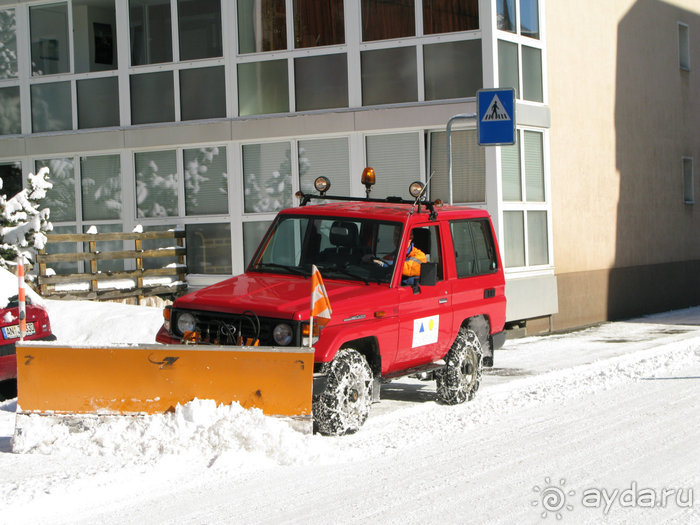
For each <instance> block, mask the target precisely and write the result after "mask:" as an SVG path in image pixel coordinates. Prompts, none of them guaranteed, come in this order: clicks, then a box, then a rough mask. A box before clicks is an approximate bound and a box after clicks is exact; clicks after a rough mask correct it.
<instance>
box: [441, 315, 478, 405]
mask: <svg viewBox="0 0 700 525" xmlns="http://www.w3.org/2000/svg"><path fill="white" fill-rule="evenodd" d="M445 361H446V363H445V366H444V367H443V368H442V369H441V370H439V371H438V372H436V374H435V375H436V380H437V397H438V400H439V401H440V402H441V403H445V404H446V405H457V404H459V403H464V402H465V401H467V400H470V399H472V398H473V397H474V395H475V394H476V391H477V390H478V389H479V384H480V383H481V343H479V338H478V337H477V335H476V334H475V333H474V331H473V330H469V329H467V328H465V327H462V328H460V329H459V333H458V334H457V338H456V339H455V342H454V343H452V348H450V351H449V352H448V353H447V357H446V358H445Z"/></svg>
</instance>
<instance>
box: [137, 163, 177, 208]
mask: <svg viewBox="0 0 700 525" xmlns="http://www.w3.org/2000/svg"><path fill="white" fill-rule="evenodd" d="M134 169H135V170H136V207H137V216H138V217H173V216H177V215H179V213H178V198H177V196H178V172H177V155H176V152H175V151H174V150H169V151H147V152H143V153H135V154H134Z"/></svg>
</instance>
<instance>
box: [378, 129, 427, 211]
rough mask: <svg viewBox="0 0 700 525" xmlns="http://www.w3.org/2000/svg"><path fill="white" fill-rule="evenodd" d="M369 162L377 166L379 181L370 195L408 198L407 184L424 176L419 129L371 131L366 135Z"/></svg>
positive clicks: (380, 197)
mask: <svg viewBox="0 0 700 525" xmlns="http://www.w3.org/2000/svg"><path fill="white" fill-rule="evenodd" d="M365 147H366V151H367V157H366V158H367V166H371V167H372V168H374V171H375V172H376V174H377V184H376V185H374V186H373V187H372V192H371V194H370V197H376V198H379V199H382V198H384V197H388V196H390V195H391V196H399V197H404V198H408V197H409V195H408V187H409V186H410V185H411V183H412V182H414V181H417V180H421V178H422V177H421V172H420V166H421V159H420V151H421V148H422V146H421V137H420V135H419V134H418V133H396V134H392V135H370V136H368V137H366V142H365Z"/></svg>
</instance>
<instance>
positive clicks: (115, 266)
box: [83, 224, 133, 272]
mask: <svg viewBox="0 0 700 525" xmlns="http://www.w3.org/2000/svg"><path fill="white" fill-rule="evenodd" d="M91 227H92V225H87V224H86V225H84V226H83V233H87V231H88V230H89V229H90V228H91ZM96 229H97V233H121V232H122V225H121V224H99V225H97V226H96ZM132 246H133V244H132ZM95 248H96V249H97V251H98V252H115V251H118V250H123V249H124V241H98V242H96V243H95ZM89 249H90V248H89V245H88V243H84V245H83V251H89ZM125 262H126V261H125V260H121V259H103V260H98V261H97V271H98V272H121V271H123V270H124V263H125ZM89 264H90V263H89V262H87V261H86V262H85V266H86V267H87V266H88V265H89Z"/></svg>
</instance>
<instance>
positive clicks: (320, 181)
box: [314, 177, 331, 194]
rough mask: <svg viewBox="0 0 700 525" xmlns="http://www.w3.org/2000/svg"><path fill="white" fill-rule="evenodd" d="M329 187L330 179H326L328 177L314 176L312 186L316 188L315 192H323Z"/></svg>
mask: <svg viewBox="0 0 700 525" xmlns="http://www.w3.org/2000/svg"><path fill="white" fill-rule="evenodd" d="M330 187H331V181H330V180H328V177H316V180H315V181H314V188H316V191H317V192H319V193H320V194H324V193H326V192H327V191H328V190H329V189H330Z"/></svg>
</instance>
